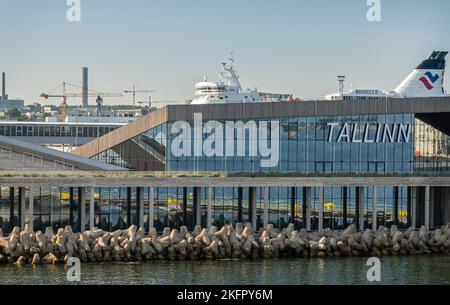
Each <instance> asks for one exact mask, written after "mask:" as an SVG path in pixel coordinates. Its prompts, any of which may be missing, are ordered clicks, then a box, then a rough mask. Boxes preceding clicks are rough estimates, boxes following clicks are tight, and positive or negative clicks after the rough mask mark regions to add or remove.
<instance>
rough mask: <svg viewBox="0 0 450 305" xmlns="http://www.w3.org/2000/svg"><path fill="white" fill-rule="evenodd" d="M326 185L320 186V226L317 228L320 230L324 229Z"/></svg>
mask: <svg viewBox="0 0 450 305" xmlns="http://www.w3.org/2000/svg"><path fill="white" fill-rule="evenodd" d="M323 195H324V187H323V186H321V187H319V202H318V205H319V226H318V228H317V230H318V231H319V232H320V231H321V230H322V229H323V206H324V199H323V197H324V196H323Z"/></svg>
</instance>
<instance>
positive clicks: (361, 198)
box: [358, 187, 364, 231]
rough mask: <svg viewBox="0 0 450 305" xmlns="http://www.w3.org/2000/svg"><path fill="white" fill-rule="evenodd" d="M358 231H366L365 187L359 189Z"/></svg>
mask: <svg viewBox="0 0 450 305" xmlns="http://www.w3.org/2000/svg"><path fill="white" fill-rule="evenodd" d="M358 191H359V205H358V209H359V210H358V216H359V218H358V225H359V226H358V229H359V230H360V231H364V187H359V188H358Z"/></svg>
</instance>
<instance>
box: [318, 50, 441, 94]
mask: <svg viewBox="0 0 450 305" xmlns="http://www.w3.org/2000/svg"><path fill="white" fill-rule="evenodd" d="M447 54H448V52H447V51H434V52H433V53H432V54H431V56H430V57H429V58H428V59H426V60H424V61H423V62H422V63H421V64H420V65H419V66H417V68H416V69H414V70H413V71H412V72H411V73H410V74H409V75H408V76H407V77H406V78H405V80H404V81H402V82H401V83H400V85H398V86H397V88H395V89H394V90H390V91H387V90H385V91H381V90H374V89H354V90H353V89H352V90H350V91H348V92H343V89H342V88H343V87H341V91H340V92H338V93H332V94H328V95H326V96H325V99H326V100H371V99H375V100H376V99H386V98H413V97H439V96H446V95H447V94H446V93H445V91H444V72H445V56H446V55H447ZM338 78H340V81H341V82H343V79H344V77H343V76H339V77H338Z"/></svg>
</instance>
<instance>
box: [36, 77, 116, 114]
mask: <svg viewBox="0 0 450 305" xmlns="http://www.w3.org/2000/svg"><path fill="white" fill-rule="evenodd" d="M66 85H72V84H70V83H67V82H63V85H62V94H47V93H42V94H41V95H40V96H41V97H42V98H44V99H46V100H47V99H49V98H61V105H60V108H61V109H60V112H61V121H64V120H65V119H66V117H67V98H68V97H83V93H68V92H66ZM73 86H74V87H78V86H76V85H73ZM91 91H92V90H91ZM87 95H88V96H89V97H97V107H101V106H102V105H103V98H102V97H123V94H122V93H103V92H94V91H93V92H89V93H88V94H87Z"/></svg>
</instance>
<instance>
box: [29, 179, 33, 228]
mask: <svg viewBox="0 0 450 305" xmlns="http://www.w3.org/2000/svg"><path fill="white" fill-rule="evenodd" d="M29 192H30V194H29V196H28V221H29V223H30V227H31V230H33V231H34V196H33V188H32V187H30V188H29Z"/></svg>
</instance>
